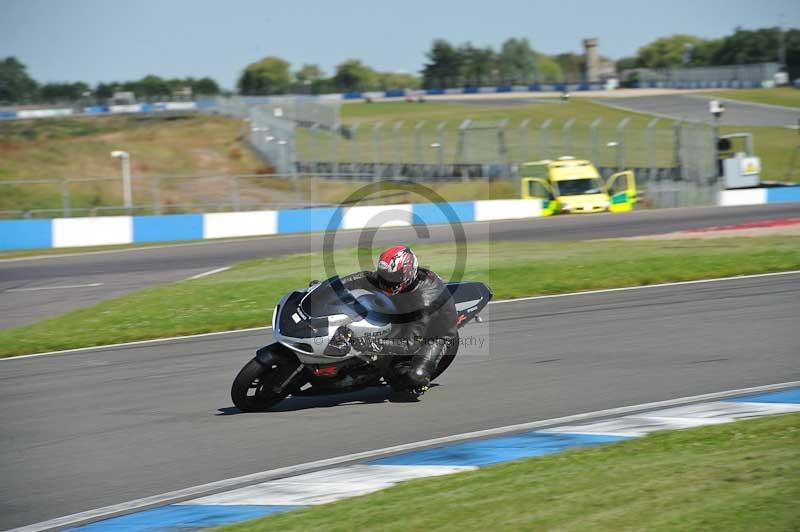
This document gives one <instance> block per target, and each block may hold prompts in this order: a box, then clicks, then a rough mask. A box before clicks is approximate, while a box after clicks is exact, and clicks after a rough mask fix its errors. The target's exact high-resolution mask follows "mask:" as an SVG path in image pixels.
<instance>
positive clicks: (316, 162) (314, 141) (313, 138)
mask: <svg viewBox="0 0 800 532" xmlns="http://www.w3.org/2000/svg"><path fill="white" fill-rule="evenodd" d="M310 129H311V163H312V164H313V165H314V167H313V169H312V170H311V171H312V173H313V174H316V173H317V168H318V166H319V158H318V157H317V153H318V152H317V141H318V139H317V133H318V131H319V124H318V123H317V122H314V123H313V124H312V125H311V128H310Z"/></svg>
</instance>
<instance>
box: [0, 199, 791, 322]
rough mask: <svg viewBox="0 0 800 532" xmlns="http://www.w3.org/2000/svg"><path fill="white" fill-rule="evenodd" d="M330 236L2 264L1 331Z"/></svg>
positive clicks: (694, 224)
mask: <svg viewBox="0 0 800 532" xmlns="http://www.w3.org/2000/svg"><path fill="white" fill-rule="evenodd" d="M798 215H800V203H794V204H792V203H785V204H773V205H756V206H749V207H707V208H693V209H663V210H651V211H637V212H632V213H626V214H594V215H585V216H578V215H576V216H564V217H553V218H535V219H529V220H516V221H498V222H483V223H473V224H465V225H464V229H465V232H466V235H467V238H468V240H469V241H476V240H488V239H491V240H542V241H547V240H584V239H595V238H615V237H626V236H638V235H645V234H657V233H667V232H671V231H679V230H684V229H693V228H701V227H708V226H715V225H728V224H735V223H741V222H747V221H755V220H768V219H775V218H786V217H797V216H798ZM428 230H429V235H427V237H426V235H422V236H418V235H417V234H416V233H415V229H411V228H387V229H381V230H380V231H378V233H377V235H376V238H375V242H376V244H377V245H382V244H385V245H389V244H393V243H397V242H406V243H409V244H412V245H413V244H414V243H419V242H450V241H452V239H453V232H452V230H451V228H450V227H449V226H430V227H429V228H428ZM365 233H367V232H365ZM363 236H365V235H364V234H362V233H361V232H357V231H356V232H354V231H349V232H341V233H339V234H338V235H337V237H336V245H337V246H338V247H353V246H355V245H357V244H358V242H359V238H361V237H363ZM322 238H323V237H322V235H320V234H315V235H289V236H275V237H264V238H255V239H247V240H230V241H223V242H203V243H198V244H189V245H179V246H161V247H152V248H148V249H131V250H126V251H113V252H102V253H88V254H74V255H64V256H60V257H45V258H37V259H24V260H10V261H0V328H7V327H15V326H20V325H24V324H26V323H31V322H34V321H37V320H40V319H42V318H46V317H50V316H55V315H58V314H61V313H63V312H66V311H68V310H70V309H74V308H78V307H82V306H85V305H88V304H92V303H96V302H98V301H102V300H104V299H109V298H111V297H116V296H119V295H122V294H125V293H128V292H131V291H133V290H138V289H140V288H145V287H147V286H152V285H155V284H159V283H165V282H171V281H177V280H180V279H185V278H187V277H190V276H192V275H196V274H199V273H202V272H206V271H210V270H212V269H215V268H220V267H224V266H228V265H231V264H235V263H237V262H239V261H243V260H247V259H252V258H257V257H270V256H276V255H283V254H287V253H303V252H309V251H319V250H320V249H321V247H322ZM87 285H94V286H87ZM65 287H66V288H65ZM9 290H12V291H9Z"/></svg>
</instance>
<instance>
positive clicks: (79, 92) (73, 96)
mask: <svg viewBox="0 0 800 532" xmlns="http://www.w3.org/2000/svg"><path fill="white" fill-rule="evenodd" d="M86 92H89V85H87V84H86V83H84V82H82V81H78V82H75V83H45V84H44V85H42V86H41V88H40V89H39V100H40V101H43V102H47V103H56V102H76V101H78V100H80V99H81V98H82V97H83V94H84V93H86Z"/></svg>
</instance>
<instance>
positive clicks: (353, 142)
mask: <svg viewBox="0 0 800 532" xmlns="http://www.w3.org/2000/svg"><path fill="white" fill-rule="evenodd" d="M360 125H361V124H355V125H354V126H353V128H352V129H351V130H350V149H351V152H350V159H351V160H352V162H351V163H350V173H351V174H358V173H359V172H357V171H356V165H357V164H358V127H359V126H360Z"/></svg>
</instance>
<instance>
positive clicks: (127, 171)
mask: <svg viewBox="0 0 800 532" xmlns="http://www.w3.org/2000/svg"><path fill="white" fill-rule="evenodd" d="M111 156H112V157H114V158H115V159H121V160H122V194H123V198H124V202H125V208H126V209H127V210H128V211H130V210H131V209H132V208H133V200H132V196H131V155H130V153H128V152H126V151H120V150H114V151H112V152H111Z"/></svg>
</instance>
